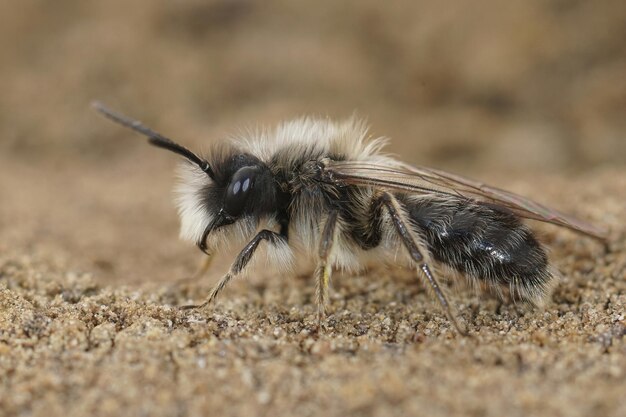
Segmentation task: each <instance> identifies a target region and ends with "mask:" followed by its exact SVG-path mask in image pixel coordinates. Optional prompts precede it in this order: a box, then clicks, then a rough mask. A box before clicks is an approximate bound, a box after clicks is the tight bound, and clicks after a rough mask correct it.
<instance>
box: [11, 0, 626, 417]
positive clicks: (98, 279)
mask: <svg viewBox="0 0 626 417" xmlns="http://www.w3.org/2000/svg"><path fill="white" fill-rule="evenodd" d="M499 4H500V2H496V1H495V0H494V1H488V0H480V1H478V2H472V3H471V4H469V3H468V4H465V3H464V2H459V3H458V4H455V5H454V7H452V6H450V5H448V4H446V6H443V5H441V3H440V2H435V1H433V2H428V1H426V2H411V3H410V4H402V5H400V4H398V5H397V6H395V7H390V8H389V7H388V8H383V6H381V4H380V3H379V2H376V1H352V2H343V3H341V4H335V3H331V2H328V3H324V2H322V3H319V5H318V6H317V7H316V8H315V9H311V8H306V7H305V6H303V5H302V4H294V3H292V2H284V3H283V2H279V1H277V2H271V3H269V4H267V3H263V4H261V3H257V2H252V1H245V0H239V1H210V2H205V1H200V0H198V1H195V0H193V1H192V0H190V1H187V2H175V3H171V4H169V3H159V4H157V3H156V2H149V1H137V2H132V3H128V2H121V1H120V2H116V1H113V2H106V3H85V2H80V1H68V2H66V3H64V5H63V6H60V5H58V4H56V3H55V4H54V6H52V4H51V3H46V2H38V1H30V0H27V1H23V2H19V3H16V2H5V3H3V4H2V5H0V50H1V51H2V55H1V56H2V65H0V91H2V94H1V95H0V415H3V416H4V415H6V416H13V415H16V416H17V415H20V416H28V415H34V416H57V415H59V416H60V415H70V416H87V415H89V416H94V415H102V416H119V415H149V416H161V415H163V416H195V415H225V416H229V415H272V416H273V415H281V414H282V415H302V416H317V415H330V416H333V415H337V416H345V415H364V416H365V415H367V416H387V415H403V416H404V415H428V416H451V415H471V416H501V415H507V416H522V415H533V416H590V415H593V416H623V415H626V401H624V400H623V397H624V392H626V342H625V338H624V335H625V334H626V318H625V311H626V309H625V304H626V278H625V277H626V228H625V226H624V225H625V224H626V134H625V133H624V132H626V122H625V121H626V119H625V118H624V108H626V99H625V97H626V79H625V78H624V77H623V74H624V73H626V46H625V45H626V44H624V42H623V39H625V38H626V33H625V32H624V28H626V24H625V22H626V7H625V6H624V4H623V2H622V1H605V2H602V4H601V5H600V4H599V3H593V5H592V4H591V3H589V4H587V3H585V2H560V1H554V2H540V1H528V2H523V3H522V2H520V4H517V3H516V4H515V5H514V4H513V3H511V4H509V5H508V6H507V7H506V8H502V7H501V6H499ZM94 98H99V99H102V100H104V101H106V102H109V103H110V104H111V105H113V106H115V107H117V108H120V109H121V110H124V111H125V112H127V113H129V114H132V115H134V116H136V117H138V118H141V119H143V120H144V121H146V122H148V123H149V124H150V125H152V126H154V127H155V128H158V129H159V130H161V131H163V132H164V133H166V134H168V135H171V136H173V137H175V138H176V139H178V140H180V141H181V142H183V143H185V144H187V145H189V146H190V147H193V148H199V149H202V147H203V142H204V143H206V142H207V141H214V140H215V141H216V140H223V139H224V138H225V137H226V136H228V135H229V134H233V133H237V132H238V129H239V128H240V127H242V126H255V125H257V124H263V125H271V124H273V123H275V122H277V121H279V120H283V119H287V118H291V117H295V116H298V115H302V114H311V113H312V114H321V115H329V116H330V117H345V116H348V115H350V114H351V113H352V112H353V111H355V110H356V111H357V112H358V113H359V114H360V115H363V116H367V117H368V119H369V121H370V124H371V125H372V133H373V134H374V135H386V136H390V137H391V139H392V142H391V144H390V151H392V152H395V153H397V154H400V155H402V158H403V159H404V160H406V161H408V162H412V163H419V164H423V165H431V166H436V167H438V168H443V169H449V170H453V171H456V172H460V173H463V174H466V175H471V176H473V177H476V178H479V179H481V180H484V181H486V182H489V183H494V184H495V185H498V186H501V187H504V188H506V189H510V190H513V191H516V192H519V193H522V194H525V195H528V196H530V197H533V198H535V199H537V200H539V201H541V202H544V203H546V204H549V205H552V206H555V207H558V208H560V209H562V210H564V211H567V212H569V213H572V214H574V215H576V216H578V217H580V218H583V219H585V220H588V221H590V222H592V223H594V224H598V225H602V226H605V227H606V228H608V230H609V231H610V232H609V236H610V240H609V244H608V245H607V247H606V248H605V247H603V246H602V245H601V244H598V242H595V241H593V240H592V239H588V238H584V237H582V236H579V235H577V234H574V233H572V232H569V231H566V230H563V229H560V228H557V227H552V226H549V225H543V224H533V227H534V228H535V229H536V230H537V233H538V235H539V236H541V239H542V241H543V242H545V244H546V245H547V246H548V247H549V248H550V257H551V260H552V264H553V265H554V267H555V268H556V269H557V270H558V271H559V272H560V274H561V279H560V281H559V283H558V285H557V286H556V288H555V291H554V294H553V295H552V296H551V297H550V298H549V299H548V300H547V305H546V306H545V308H543V309H532V308H528V307H524V306H516V305H510V304H506V303H501V302H499V301H498V300H496V299H494V298H493V297H491V296H489V295H486V294H479V293H474V292H472V291H469V290H467V289H465V288H464V287H463V286H457V285H454V283H451V286H450V287H449V288H448V292H449V295H450V299H451V300H452V302H453V304H454V306H455V308H456V310H457V311H458V315H459V318H460V320H461V321H462V322H463V323H464V324H465V325H466V326H467V327H468V329H469V331H470V334H471V337H468V338H464V337H461V336H459V335H458V334H456V333H455V332H454V331H453V330H452V329H451V328H450V324H449V322H448V321H447V320H446V318H445V317H444V315H443V314H442V313H441V311H440V309H439V307H438V306H437V304H436V303H435V302H434V301H433V300H432V299H431V297H430V296H429V294H428V293H426V292H425V291H424V290H423V288H422V286H421V285H420V284H419V283H418V282H417V280H416V278H415V276H414V274H413V273H412V272H410V271H405V270H401V269H394V268H386V267H382V266H378V267H377V266H373V267H371V268H370V269H369V270H367V271H366V272H363V273H362V274H356V275H341V274H339V275H337V276H336V277H335V278H334V280H333V285H332V291H331V294H332V296H331V305H330V307H329V319H328V323H327V329H326V330H325V331H324V332H318V331H317V330H316V327H315V314H314V312H315V306H314V303H313V294H314V286H313V283H312V281H311V279H310V278H309V276H308V274H307V272H310V271H307V268H306V267H304V268H303V271H302V274H298V275H297V276H286V277H282V276H278V275H277V274H276V273H274V272H272V271H271V270H265V269H263V268H258V271H255V273H254V274H252V275H251V276H250V277H248V278H247V279H242V280H239V281H238V282H235V283H233V284H232V285H231V286H230V287H229V288H228V289H227V290H226V291H225V292H224V293H223V295H222V297H221V299H220V300H219V302H218V303H217V304H216V305H215V306H214V307H212V308H208V309H206V310H202V311H181V310H179V309H178V308H177V306H179V305H181V304H186V303H189V302H191V301H197V300H201V299H202V298H203V297H204V296H205V295H206V293H207V292H208V291H209V289H210V288H211V285H212V283H213V282H215V280H217V279H219V277H220V276H221V274H222V273H223V272H224V271H225V270H226V268H227V266H228V264H229V263H230V261H231V258H232V254H231V255H228V254H224V255H223V256H220V257H219V258H218V259H217V261H216V263H215V265H214V267H213V268H212V270H211V271H210V272H209V273H208V274H207V275H206V276H205V277H204V278H202V279H199V280H193V281H189V280H185V278H188V277H189V276H190V275H191V274H192V273H193V271H194V270H195V268H196V266H197V264H198V263H199V262H200V260H201V259H202V257H201V254H200V252H199V251H198V250H197V249H196V248H195V247H193V246H192V245H189V244H186V243H183V242H180V241H178V239H177V228H178V223H177V218H176V212H175V207H174V205H173V203H172V193H171V188H172V186H173V183H174V181H175V176H174V170H175V158H172V157H171V155H168V154H165V153H162V152H159V151H157V150H155V149H153V148H149V147H147V146H146V145H144V144H143V143H141V141H140V140H137V139H136V138H135V137H134V136H133V135H132V134H129V133H128V132H125V131H123V130H122V129H120V128H118V127H116V126H114V125H112V124H110V123H107V122H106V121H104V120H102V119H101V118H99V117H98V116H97V115H95V114H94V113H93V111H92V110H91V109H90V108H89V105H88V104H89V102H90V101H91V100H92V99H94Z"/></svg>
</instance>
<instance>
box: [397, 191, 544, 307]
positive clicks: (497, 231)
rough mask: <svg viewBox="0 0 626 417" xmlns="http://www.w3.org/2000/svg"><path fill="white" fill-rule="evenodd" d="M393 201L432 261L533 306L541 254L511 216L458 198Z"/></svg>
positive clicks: (541, 285) (526, 230)
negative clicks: (401, 208) (404, 213)
mask: <svg viewBox="0 0 626 417" xmlns="http://www.w3.org/2000/svg"><path fill="white" fill-rule="evenodd" d="M397 197H398V199H399V200H400V201H401V203H402V204H403V205H404V207H405V208H406V209H407V212H408V214H409V216H410V218H411V221H412V222H413V223H414V226H415V227H416V228H417V229H418V231H420V232H421V233H420V234H421V235H422V236H424V237H425V239H426V244H427V245H428V248H429V249H430V251H431V254H432V256H433V257H434V258H435V260H437V261H439V262H441V263H443V264H446V265H448V266H450V267H452V268H454V269H455V270H457V271H459V272H462V273H464V274H466V275H467V276H469V277H470V278H476V279H478V280H480V281H482V282H485V283H487V284H498V285H504V286H506V287H509V288H510V289H511V295H512V296H513V297H514V298H521V299H528V300H530V301H536V300H535V298H537V296H538V295H540V294H541V293H543V292H544V290H545V289H546V287H547V286H548V282H549V281H550V279H551V275H550V273H549V270H548V259H547V256H546V252H545V251H544V249H543V248H542V247H541V245H540V244H539V242H537V240H536V239H535V237H534V235H533V234H532V232H531V231H530V229H529V228H528V227H527V226H525V225H524V224H523V223H521V221H520V220H519V218H518V217H517V216H515V215H514V214H512V213H510V212H508V211H505V210H503V209H501V208H497V207H494V206H492V205H488V204H485V203H480V202H476V201H473V200H468V199H464V198H460V197H451V198H449V199H442V200H432V199H415V198H411V199H409V198H406V197H404V196H402V195H399V196H397Z"/></svg>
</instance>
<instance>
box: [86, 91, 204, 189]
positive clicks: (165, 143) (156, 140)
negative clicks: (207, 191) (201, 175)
mask: <svg viewBox="0 0 626 417" xmlns="http://www.w3.org/2000/svg"><path fill="white" fill-rule="evenodd" d="M91 105H92V106H93V108H94V109H96V110H97V111H99V112H100V113H102V114H103V115H104V116H105V117H106V118H107V119H109V120H112V121H114V122H115V123H117V124H120V125H122V126H124V127H127V128H129V129H132V130H134V131H135V132H138V133H141V134H142V135H144V136H146V137H147V138H148V142H150V144H152V145H154V146H156V147H159V148H163V149H167V150H168V151H171V152H174V153H177V154H178V155H181V156H183V157H185V158H187V159H188V160H189V161H191V162H193V163H194V164H196V165H198V166H199V167H200V169H201V170H202V171H204V172H206V174H207V175H208V176H209V177H211V178H214V175H213V170H212V169H211V166H210V165H209V162H208V161H207V160H205V159H202V158H200V157H199V156H198V155H196V154H195V153H193V152H191V151H190V150H189V149H187V148H185V147H184V146H182V145H179V144H178V143H176V142H174V141H173V140H171V139H169V138H166V137H165V136H163V135H161V134H160V133H158V132H155V131H154V130H152V129H150V128H149V127H147V126H145V125H144V124H143V123H141V122H140V121H139V120H134V119H131V118H130V117H127V116H124V115H123V114H121V113H117V112H116V111H113V110H111V109H110V108H108V107H107V106H106V105H104V104H103V103H101V102H99V101H94V102H92V103H91Z"/></svg>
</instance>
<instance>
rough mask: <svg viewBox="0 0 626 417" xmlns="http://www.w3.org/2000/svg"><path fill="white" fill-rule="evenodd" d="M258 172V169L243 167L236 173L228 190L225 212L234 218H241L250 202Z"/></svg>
mask: <svg viewBox="0 0 626 417" xmlns="http://www.w3.org/2000/svg"><path fill="white" fill-rule="evenodd" d="M257 172H258V168H257V167H243V168H241V169H239V170H238V171H237V172H235V175H233V178H232V179H231V180H230V184H228V189H227V190H226V199H225V200H224V211H225V212H226V214H228V215H229V216H232V217H237V216H239V215H240V214H241V213H242V212H243V210H244V208H245V207H246V203H247V201H248V197H249V196H250V194H251V191H252V189H253V188H254V179H255V176H256V173H257Z"/></svg>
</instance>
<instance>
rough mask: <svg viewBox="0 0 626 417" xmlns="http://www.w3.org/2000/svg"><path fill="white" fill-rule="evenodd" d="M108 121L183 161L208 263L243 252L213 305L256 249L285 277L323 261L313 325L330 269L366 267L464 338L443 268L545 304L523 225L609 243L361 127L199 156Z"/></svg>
mask: <svg viewBox="0 0 626 417" xmlns="http://www.w3.org/2000/svg"><path fill="white" fill-rule="evenodd" d="M94 107H95V108H96V109H97V110H98V111H99V112H100V113H102V114H103V115H104V116H106V117H107V118H109V119H111V120H112V121H114V122H116V123H118V124H120V125H123V126H125V127H128V128H130V129H132V130H134V131H136V132H139V133H140V134H142V135H144V136H146V137H147V138H148V141H149V143H150V144H152V145H154V146H157V147H159V148H163V149H165V150H168V151H171V152H174V153H176V154H178V155H180V156H182V157H183V158H184V161H183V163H182V165H181V168H180V169H181V181H180V184H179V185H178V187H177V194H178V198H177V205H178V213H179V216H180V222H181V230H180V236H181V238H182V239H184V240H189V241H192V242H194V243H195V244H196V245H197V246H198V248H200V250H202V251H203V252H204V253H205V254H207V255H209V256H208V258H206V259H207V262H206V264H205V265H207V266H208V264H209V261H210V259H211V254H213V253H214V252H215V251H216V250H218V249H220V248H222V247H224V246H225V245H227V244H229V243H233V242H235V243H236V244H238V245H240V249H239V250H240V251H239V254H238V255H237V256H236V257H235V260H234V262H233V263H232V266H231V267H230V270H229V271H228V273H226V275H225V276H224V277H223V278H222V279H221V280H220V281H219V282H218V283H217V284H216V285H215V286H214V288H213V289H212V291H211V292H210V293H209V295H208V297H207V298H206V300H205V301H204V302H203V303H201V304H198V305H192V306H184V308H200V307H204V306H206V305H208V304H210V303H212V302H213V301H214V300H215V298H216V297H217V296H218V294H219V293H220V292H221V291H222V290H223V289H224V287H225V286H226V285H227V284H228V283H229V282H230V281H231V280H233V279H234V278H236V277H238V276H240V275H242V274H243V273H245V272H246V270H247V269H249V267H250V261H251V260H253V258H255V255H256V256H258V252H257V251H258V248H259V246H261V245H264V246H266V252H265V253H266V257H267V258H268V259H270V260H271V261H272V262H274V263H276V264H278V266H279V267H284V268H286V269H289V268H290V267H291V265H292V264H293V259H294V256H295V254H296V253H304V254H305V256H306V257H307V258H309V259H310V258H313V260H315V262H316V265H317V266H316V269H315V273H314V274H315V282H316V296H315V298H316V303H317V318H318V323H319V325H320V326H321V325H322V322H323V321H324V319H325V308H326V304H327V302H328V288H329V282H330V278H331V273H332V271H333V269H344V270H355V269H358V268H360V267H361V266H362V265H363V264H364V261H365V260H372V259H375V260H382V261H391V260H393V261H394V262H396V263H400V264H402V265H406V266H410V267H411V268H415V269H416V270H417V272H418V274H420V275H421V277H422V278H423V279H424V281H425V283H426V284H427V287H429V288H430V289H431V290H432V293H434V295H435V296H436V298H437V300H438V302H439V303H440V305H441V307H442V308H443V310H444V312H445V314H446V315H447V317H448V318H449V320H450V322H451V323H452V325H453V326H454V327H455V328H456V330H457V331H458V332H459V333H461V334H466V331H465V330H464V328H463V327H462V326H461V325H460V324H459V322H458V321H457V319H456V315H455V314H454V313H453V309H452V307H451V306H450V303H449V302H448V300H447V297H446V296H445V293H444V290H443V289H442V287H441V286H440V284H439V277H438V275H437V270H436V269H435V266H436V265H441V266H444V267H446V268H447V269H449V270H452V271H455V272H458V273H460V274H462V275H464V276H465V277H466V278H467V279H468V280H469V281H470V283H471V284H474V285H477V286H480V287H487V288H489V289H491V290H493V291H495V292H496V293H497V294H500V295H504V294H506V295H507V297H508V298H509V299H512V300H519V301H524V302H529V303H531V304H534V305H539V304H541V302H542V301H543V300H544V299H545V298H546V297H547V295H548V294H549V291H550V289H551V288H552V286H553V284H554V282H555V273H553V272H552V270H551V268H550V266H549V263H548V257H547V254H546V250H545V249H544V247H543V246H542V245H541V244H540V243H539V241H538V240H537V238H536V237H535V235H534V234H533V232H532V231H531V229H530V228H529V227H528V226H526V225H525V224H524V223H523V222H522V219H534V220H539V221H543V222H547V223H552V224H555V225H557V226H562V227H565V228H568V229H572V230H574V231H576V232H579V233H582V234H585V235H588V236H591V237H594V238H597V239H605V232H604V231H603V230H601V229H599V228H596V227H594V226H592V225H590V224H587V223H584V222H582V221H579V220H577V219H574V218H572V217H570V216H567V215H565V214H562V213H560V212H558V211H556V210H553V209H551V208H548V207H546V206H543V205H541V204H539V203H536V202H534V201H531V200H529V199H527V198H524V197H521V196H519V195H516V194H513V193H511V192H508V191H504V190H502V189H499V188H495V187H491V186H489V185H486V184H483V183H481V182H476V181H473V180H470V179H467V178H464V177H461V176H458V175H455V174H451V173H448V172H445V171H440V170H436V169H432V168H425V167H414V166H410V165H408V164H406V163H403V162H400V161H398V160H396V159H394V158H392V157H390V156H388V155H386V154H384V153H382V148H383V146H384V145H385V143H386V141H385V139H382V138H379V139H370V138H369V137H368V133H367V128H366V126H365V125H364V124H363V123H362V122H360V121H359V120H356V119H355V118H352V119H349V120H347V121H344V122H340V123H337V122H333V121H331V120H328V119H313V118H302V119H297V120H294V121H290V122H286V123H283V124H281V125H279V126H278V127H277V128H276V129H274V130H271V131H259V132H257V133H251V134H249V135H248V137H245V138H242V139H240V140H234V141H231V142H228V143H221V144H216V145H214V146H213V147H212V149H211V150H210V152H209V153H208V154H207V155H206V156H200V155H198V154H196V153H194V152H192V151H190V150H189V149H187V148H185V147H183V146H181V145H179V144H178V143H175V142H174V141H172V140H170V139H168V138H167V137H165V136H163V135H161V134H159V133H157V132H155V131H153V130H151V129H150V128H148V127H146V126H145V125H143V124H142V123H141V122H139V121H137V120H133V119H130V118H128V117H126V116H124V115H122V114H119V113H117V112H114V111H112V110H110V109H109V108H107V107H106V106H104V105H103V104H101V103H98V102H96V103H94Z"/></svg>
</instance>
